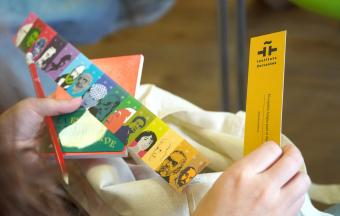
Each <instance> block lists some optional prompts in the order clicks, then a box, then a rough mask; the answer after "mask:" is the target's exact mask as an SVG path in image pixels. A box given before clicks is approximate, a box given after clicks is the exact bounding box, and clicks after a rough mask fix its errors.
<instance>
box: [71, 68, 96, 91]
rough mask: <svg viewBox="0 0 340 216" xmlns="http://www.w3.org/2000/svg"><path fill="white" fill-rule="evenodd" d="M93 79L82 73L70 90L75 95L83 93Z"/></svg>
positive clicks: (89, 75)
mask: <svg viewBox="0 0 340 216" xmlns="http://www.w3.org/2000/svg"><path fill="white" fill-rule="evenodd" d="M92 80H93V77H92V75H91V74H90V73H82V74H80V75H79V76H78V78H77V80H76V81H75V84H74V86H73V88H72V93H73V94H77V93H81V92H83V91H85V90H86V89H87V88H88V87H89V86H90V85H91V83H92Z"/></svg>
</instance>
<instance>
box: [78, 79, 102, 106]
mask: <svg viewBox="0 0 340 216" xmlns="http://www.w3.org/2000/svg"><path fill="white" fill-rule="evenodd" d="M106 95H107V88H106V86H104V85H102V84H94V85H92V87H91V88H90V90H89V91H87V92H86V93H85V94H84V96H83V104H82V105H83V107H85V108H91V107H94V106H96V105H97V104H98V101H99V100H101V99H102V98H104V97H105V96H106Z"/></svg>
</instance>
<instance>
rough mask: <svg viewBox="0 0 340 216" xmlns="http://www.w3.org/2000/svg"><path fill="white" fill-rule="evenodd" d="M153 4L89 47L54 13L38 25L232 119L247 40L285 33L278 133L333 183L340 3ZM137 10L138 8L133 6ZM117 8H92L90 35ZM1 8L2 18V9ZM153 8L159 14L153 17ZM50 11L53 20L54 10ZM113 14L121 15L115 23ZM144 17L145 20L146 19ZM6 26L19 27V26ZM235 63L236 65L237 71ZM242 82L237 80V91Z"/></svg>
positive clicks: (337, 148) (337, 167) (320, 178)
mask: <svg viewBox="0 0 340 216" xmlns="http://www.w3.org/2000/svg"><path fill="white" fill-rule="evenodd" d="M13 2H16V1H8V2H7V4H14V3H13ZM32 2H33V3H34V1H32ZM98 2H99V1H98ZM104 2H107V1H104ZM112 2H114V1H112ZM121 2H124V1H121ZM125 2H128V3H129V4H130V6H129V7H126V5H125V6H124V7H125V8H128V9H129V10H131V8H132V9H134V10H137V11H138V8H142V7H139V6H140V5H138V4H137V3H134V1H125ZM138 2H148V1H147V0H144V1H138ZM149 2H151V3H152V2H157V1H152V0H149ZM159 2H163V3H164V4H163V6H159V5H158V6H157V7H156V6H154V7H153V6H152V4H150V5H149V6H150V7H148V10H147V9H145V8H144V9H145V10H144V9H143V11H141V12H143V13H144V15H146V16H144V21H143V22H139V21H140V19H139V18H140V17H143V16H139V15H140V14H139V15H138V13H137V14H136V13H131V12H133V11H132V10H131V11H129V10H127V12H126V14H124V16H125V18H126V17H127V18H129V19H130V20H133V21H134V22H133V23H132V24H131V23H130V24H131V25H129V24H126V23H125V24H122V23H118V24H117V25H118V27H117V28H115V27H112V26H114V25H111V26H110V28H108V29H109V30H108V32H101V34H100V35H97V37H96V38H94V39H93V38H92V39H93V40H91V36H89V35H90V33H91V32H88V34H82V33H79V32H78V30H74V29H73V28H72V25H71V24H72V23H70V22H63V23H62V25H59V26H58V25H57V24H58V23H57V20H53V19H52V18H50V17H49V14H50V13H51V8H52V7H50V8H49V9H46V8H45V9H44V11H45V14H42V18H46V19H47V20H48V19H49V18H50V20H51V21H50V23H51V24H52V25H53V24H55V27H56V28H57V30H59V29H60V31H61V30H62V29H63V28H65V26H71V27H69V28H68V32H69V33H70V32H71V33H70V34H69V35H74V37H75V38H82V37H81V36H82V35H83V36H84V38H85V39H86V37H88V36H89V38H90V39H86V40H85V39H84V40H83V41H76V40H75V41H74V42H79V43H78V45H77V47H78V48H79V49H80V50H81V51H82V52H84V53H85V55H87V56H88V57H90V58H102V57H111V56H121V55H130V54H143V55H144V57H145V62H144V69H143V76H142V83H152V84H155V85H157V86H159V87H161V88H163V89H166V90H168V91H170V92H172V93H174V94H177V95H179V96H181V97H183V98H185V99H187V100H189V101H191V102H192V103H194V104H196V105H198V106H200V107H202V108H204V109H206V110H212V111H222V110H224V111H229V112H236V111H238V110H240V109H243V110H244V109H245V107H244V106H242V101H243V103H244V100H245V98H244V97H240V95H242V91H243V92H245V85H244V86H243V87H242V85H241V86H240V84H239V83H240V82H239V79H238V76H239V74H240V71H241V73H243V75H244V77H246V72H247V63H248V56H247V55H248V46H249V38H250V37H252V36H257V35H262V34H266V33H272V32H275V31H281V30H287V31H288V34H287V54H286V69H285V71H286V75H285V95H284V111H283V133H284V134H286V135H287V136H288V137H289V138H290V139H291V140H292V141H293V142H294V143H295V144H296V145H297V146H298V147H299V148H300V149H301V151H302V153H303V155H304V158H305V161H306V164H307V168H308V171H309V174H310V176H311V178H312V180H313V182H316V183H327V184H330V183H339V182H340V123H339V122H340V115H339V110H340V100H339V98H340V96H339V95H340V40H339V38H340V21H339V20H340V3H339V1H337V0H333V1H331V0H329V1H327V3H326V2H325V1H323V0H309V1H306V0H294V2H288V1H286V0H248V1H236V0H235V1H233V0H226V1H218V0H216V1H203V0H201V1H197V0H182V1H176V2H174V1H172V0H168V1H166V0H164V1H159ZM240 2H241V3H240ZM18 4H19V3H18ZM36 4H38V3H36ZM57 4H58V3H57ZM96 4H99V3H97V2H96ZM124 4H127V3H124ZM134 4H136V5H137V6H136V7H135V8H134ZM221 6H222V7H223V8H221ZM68 7H69V8H71V6H68ZM89 7H90V6H89ZM240 7H241V8H240ZM117 8H118V9H119V7H112V8H110V10H107V11H105V13H100V9H99V8H93V9H92V8H90V9H89V10H93V14H92V13H88V14H87V16H86V17H88V18H93V17H95V16H96V14H100V15H101V16H102V18H100V19H102V21H100V20H99V18H98V20H99V21H98V20H97V21H96V20H92V21H91V22H92V23H91V26H92V27H98V28H99V27H101V26H105V25H108V24H106V23H111V24H112V22H113V21H112V20H114V19H116V20H117V19H119V18H120V17H122V16H123V15H121V14H119V10H118V12H117ZM224 9H225V10H224ZM1 10H5V9H4V7H2V9H1ZM27 10H28V9H27ZM157 10H160V11H161V12H159V13H157ZM23 11H24V10H23ZM55 11H56V13H58V8H55ZM238 11H241V12H242V11H243V13H244V14H243V15H242V14H241V18H242V19H241V22H240V16H239V15H240V14H239V13H238ZM151 12H152V13H151ZM115 13H118V14H119V15H120V17H119V16H118V18H117V17H115V16H112V14H115ZM143 13H141V14H142V15H143ZM38 14H39V13H38ZM148 14H151V15H150V16H149V17H148V16H147V15H148ZM25 16H26V14H24V15H23V17H25ZM4 17H6V16H4ZM59 17H60V16H59ZM69 17H72V16H66V15H65V16H63V19H64V20H67V19H69ZM79 17H81V16H79ZM221 18H222V19H221ZM20 19H21V20H22V19H23V18H21V17H20ZM20 19H18V20H20ZM73 21H74V20H73ZM111 21H112V22H111ZM20 22H21V21H20ZM96 22H98V26H96ZM81 23H82V20H81V19H78V20H76V21H75V22H74V24H75V26H81ZM69 24H70V25H69ZM86 25H87V24H86V22H85V21H84V23H83V27H82V28H83V29H85V30H86V28H87V26H86ZM117 25H116V26H117ZM13 26H16V27H17V24H16V23H15V25H14V24H13ZM0 27H1V26H0ZM80 30H81V29H80ZM240 30H241V33H243V34H241V35H240V34H239V31H240ZM96 31H97V33H98V32H99V30H98V29H97V30H93V33H96ZM224 31H226V32H224ZM110 32H111V33H110ZM66 33H67V32H66ZM223 33H226V34H225V35H223ZM61 34H62V35H63V33H62V32H61ZM85 35H87V36H85ZM221 35H223V36H221ZM66 38H67V39H69V40H71V41H72V38H71V36H70V38H68V37H67V35H66ZM223 42H224V43H225V44H223ZM240 43H241V44H240ZM223 47H224V48H225V53H224V54H222V53H223ZM0 55H1V53H0ZM238 62H241V63H242V62H243V63H242V65H241V66H240V65H238V64H237V63H238ZM223 63H227V65H225V64H223ZM222 65H224V66H223V67H225V69H227V71H228V77H224V76H222V72H221V71H222V68H223V67H222ZM240 67H241V70H240ZM245 82H246V80H243V81H242V80H241V84H242V83H243V84H244V83H245ZM223 101H224V102H223ZM225 101H227V102H228V106H226V105H225V104H224V103H225ZM223 104H224V105H223ZM240 104H241V105H240Z"/></svg>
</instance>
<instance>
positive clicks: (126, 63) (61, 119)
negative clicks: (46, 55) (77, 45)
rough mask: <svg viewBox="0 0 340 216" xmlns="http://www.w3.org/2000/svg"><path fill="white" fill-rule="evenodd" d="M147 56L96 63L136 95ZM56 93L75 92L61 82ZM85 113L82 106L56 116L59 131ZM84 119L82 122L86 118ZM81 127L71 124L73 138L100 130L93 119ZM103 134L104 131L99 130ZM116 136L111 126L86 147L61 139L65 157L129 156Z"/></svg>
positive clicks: (62, 95) (64, 96)
mask: <svg viewBox="0 0 340 216" xmlns="http://www.w3.org/2000/svg"><path fill="white" fill-rule="evenodd" d="M143 60H144V59H143V56H142V55H131V56H121V57H110V58H102V59H94V60H92V61H93V63H95V64H96V65H98V67H99V68H100V69H102V70H103V71H105V73H106V74H107V75H108V76H109V77H110V78H111V79H113V80H115V81H117V83H118V84H119V85H121V86H122V87H123V88H124V89H126V90H127V91H128V92H129V93H130V94H131V95H135V92H136V89H137V88H138V86H139V84H140V77H141V73H142V67H143ZM52 97H53V98H56V99H69V98H71V96H70V95H69V94H67V92H66V91H65V90H64V89H63V88H62V87H60V86H58V87H57V90H56V92H55V93H54V94H53V95H52ZM82 114H83V112H82V110H81V109H80V110H78V111H76V112H74V113H71V114H67V115H61V116H57V117H54V118H53V120H54V124H55V126H56V129H57V131H58V133H60V132H61V131H62V130H63V129H64V128H65V127H68V126H70V125H71V124H73V123H75V122H77V121H78V119H79V118H80V117H81V116H82ZM80 123H82V121H81V122H80ZM78 124H79V122H78ZM79 127H80V129H78V130H77V129H76V130H74V129H73V130H72V127H71V132H70V133H69V134H70V139H72V140H73V139H74V136H75V134H78V135H79V136H82V138H78V139H87V140H89V138H88V137H87V135H86V134H88V133H86V131H96V128H94V126H93V125H91V124H89V123H82V124H80V125H79ZM79 131H80V133H79ZM84 131H85V132H84ZM84 134H85V135H84ZM99 134H102V133H100V132H99ZM63 136H64V137H63V140H65V135H64V134H63ZM112 137H113V134H112V133H111V132H110V131H109V130H106V131H105V133H104V135H103V136H102V137H98V136H94V138H95V139H96V141H95V142H93V143H92V144H91V145H90V146H88V147H85V148H79V147H78V146H77V147H76V145H77V143H74V145H71V146H70V145H68V146H64V145H63V143H62V142H60V143H61V148H62V150H63V153H64V157H65V158H67V159H70V158H98V157H111V156H127V148H126V147H124V146H119V145H115V140H114V139H113V138H112ZM59 138H60V135H59ZM66 139H67V138H66ZM60 141H61V140H60ZM44 150H45V152H46V151H47V152H51V151H52V146H48V147H47V146H45V149H44Z"/></svg>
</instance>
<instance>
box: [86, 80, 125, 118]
mask: <svg viewBox="0 0 340 216" xmlns="http://www.w3.org/2000/svg"><path fill="white" fill-rule="evenodd" d="M98 85H100V84H98ZM105 88H106V87H105ZM100 96H101V95H99V94H98V95H95V97H97V98H99V97H100ZM120 102H121V99H120V97H119V95H116V94H114V93H112V92H109V93H108V94H107V95H106V96H105V97H103V98H102V99H100V100H99V101H98V103H97V104H96V106H93V107H91V108H90V109H89V111H90V113H92V114H93V115H94V116H95V117H96V118H97V119H98V120H99V121H101V122H102V121H104V119H105V118H106V117H107V116H108V115H109V114H110V113H111V112H112V111H113V110H114V109H115V108H116V107H117V106H118V105H119V104H120Z"/></svg>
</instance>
